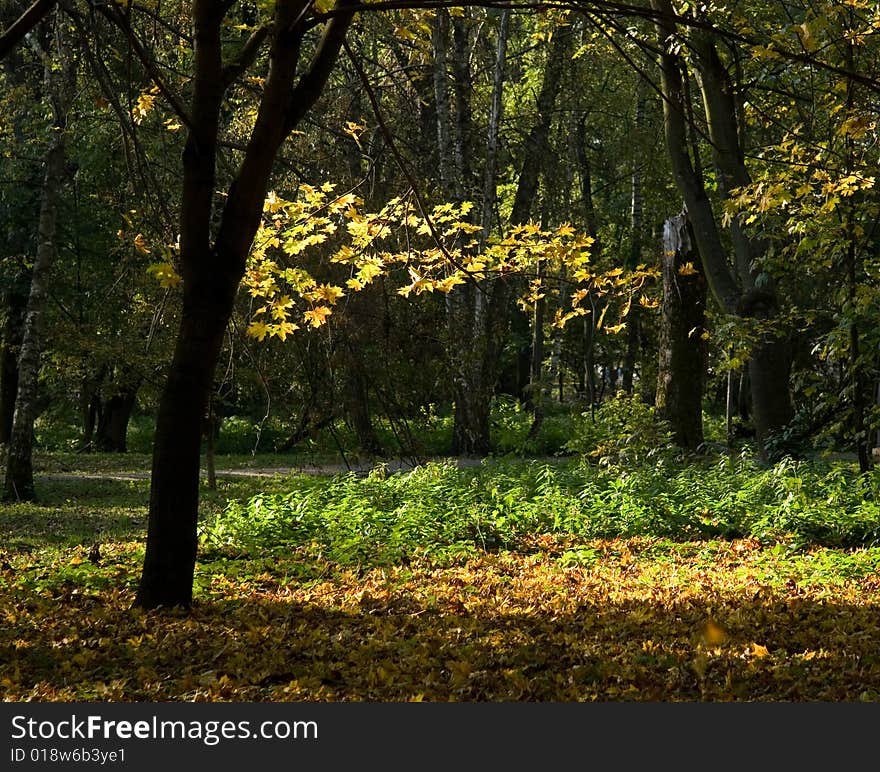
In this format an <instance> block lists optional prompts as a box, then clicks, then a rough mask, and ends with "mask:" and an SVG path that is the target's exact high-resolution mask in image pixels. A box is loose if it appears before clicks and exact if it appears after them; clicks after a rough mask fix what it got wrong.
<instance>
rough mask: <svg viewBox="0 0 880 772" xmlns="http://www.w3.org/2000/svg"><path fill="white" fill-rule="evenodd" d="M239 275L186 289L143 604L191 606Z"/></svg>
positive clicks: (160, 449) (163, 405)
mask: <svg viewBox="0 0 880 772" xmlns="http://www.w3.org/2000/svg"><path fill="white" fill-rule="evenodd" d="M239 278H240V277H235V276H229V277H227V279H226V280H223V277H222V275H215V276H214V277H212V278H211V279H207V278H206V279H203V280H201V281H199V282H197V283H194V284H193V285H191V286H188V287H185V288H184V297H183V311H182V314H181V319H180V327H179V329H178V334H177V343H176V345H175V349H174V358H173V360H172V362H171V369H170V371H169V373H168V379H167V381H166V383H165V388H164V390H163V392H162V397H161V400H160V402H159V412H158V415H157V418H156V434H155V438H154V440H153V466H152V475H151V486H150V527H149V532H148V535H147V549H146V555H145V558H144V566H143V572H142V574H141V582H140V587H139V589H138V596H137V601H136V603H137V605H139V606H143V607H145V608H155V607H157V606H188V605H190V603H191V602H192V582H193V573H194V570H195V561H196V545H197V521H198V504H199V459H200V451H201V437H202V421H203V416H204V415H205V409H206V407H207V405H208V398H209V396H210V393H211V389H212V388H213V377H214V368H215V366H216V364H217V359H218V358H219V355H220V349H221V347H222V345H223V338H224V335H225V333H226V325H227V323H228V321H229V318H230V316H231V314H232V306H233V301H234V299H235V293H236V291H237V289H238V279H239Z"/></svg>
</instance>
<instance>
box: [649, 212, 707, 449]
mask: <svg viewBox="0 0 880 772" xmlns="http://www.w3.org/2000/svg"><path fill="white" fill-rule="evenodd" d="M689 231H690V228H689V224H688V221H687V217H686V216H685V215H678V216H677V217H672V218H670V219H669V220H667V221H666V223H665V224H664V226H663V254H662V256H661V262H662V268H663V302H662V305H661V311H660V347H659V348H660V361H659V367H658V377H657V401H656V405H657V410H658V411H659V412H660V414H661V415H662V416H663V417H664V418H665V419H666V420H667V421H668V422H669V424H670V426H671V428H672V435H673V438H674V440H675V443H676V445H678V446H679V447H682V448H686V449H688V450H696V449H697V448H698V447H699V446H700V445H702V444H703V412H702V408H703V386H704V384H705V381H706V356H705V345H704V342H703V339H702V333H703V332H704V330H705V324H706V318H705V311H706V280H705V278H704V276H703V274H702V272H701V271H700V270H699V266H700V259H699V255H697V254H696V253H695V252H694V249H693V241H692V238H691V234H690V232H689ZM685 266H688V268H687V269H686V268H685Z"/></svg>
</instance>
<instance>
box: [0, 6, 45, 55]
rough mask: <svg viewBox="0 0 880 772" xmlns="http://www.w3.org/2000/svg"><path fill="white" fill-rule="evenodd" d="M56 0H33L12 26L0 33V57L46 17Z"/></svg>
mask: <svg viewBox="0 0 880 772" xmlns="http://www.w3.org/2000/svg"><path fill="white" fill-rule="evenodd" d="M57 2H58V0H34V3H33V4H32V5H30V6H29V7H28V8H27V9H26V10H25V11H24V13H22V14H21V16H19V17H18V18H17V19H16V20H15V21H14V22H13V23H12V26H11V27H10V28H9V29H8V30H6V32H4V33H3V34H2V35H0V59H5V58H6V55H7V54H8V53H9V52H10V51H12V49H13V48H15V46H17V45H18V44H19V43H20V42H21V40H22V38H24V36H25V35H27V34H28V32H30V31H31V30H32V29H33V28H34V27H36V26H37V25H38V24H39V23H40V22H41V21H42V20H43V19H45V18H46V16H47V15H48V13H49V11H51V10H52V9H53V8H54V7H55V5H56V3H57Z"/></svg>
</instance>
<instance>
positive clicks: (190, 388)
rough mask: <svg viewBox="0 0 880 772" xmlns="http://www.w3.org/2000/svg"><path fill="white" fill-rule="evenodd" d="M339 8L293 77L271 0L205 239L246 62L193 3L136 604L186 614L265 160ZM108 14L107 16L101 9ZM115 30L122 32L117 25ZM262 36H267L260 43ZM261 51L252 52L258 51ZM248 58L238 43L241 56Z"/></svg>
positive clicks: (219, 16)
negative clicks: (236, 151)
mask: <svg viewBox="0 0 880 772" xmlns="http://www.w3.org/2000/svg"><path fill="white" fill-rule="evenodd" d="M349 5H350V2H349V1H348V0H337V3H336V10H337V11H340V13H338V15H336V16H335V17H334V18H333V19H332V20H330V21H329V22H327V23H326V25H325V27H324V34H323V37H322V38H321V41H320V43H319V44H318V46H317V48H316V49H315V53H314V55H313V58H312V60H311V62H310V64H309V65H308V67H307V68H305V70H304V72H303V73H302V75H301V77H300V78H299V80H298V81H297V80H296V76H297V63H298V61H299V53H300V43H301V40H302V37H303V35H304V34H305V33H306V27H305V26H304V25H303V21H304V18H305V14H304V13H303V11H304V9H305V4H304V3H303V2H296V1H295V0H278V1H277V2H276V4H275V16H274V19H273V22H272V31H271V34H270V35H269V40H270V50H269V62H270V66H269V72H268V76H267V77H266V79H265V81H264V83H263V91H262V96H261V98H260V105H259V109H258V111H257V116H256V119H255V121H254V126H253V129H252V130H251V135H250V139H249V141H248V145H247V148H246V150H245V152H244V157H243V160H242V163H241V166H240V167H239V169H238V172H237V174H236V176H235V178H234V180H233V181H232V183H231V184H230V186H229V188H228V190H227V193H226V196H225V197H224V203H223V204H222V212H221V214H220V217H219V218H218V219H219V224H218V225H217V228H216V236H214V234H213V231H214V229H213V228H212V224H213V223H214V215H215V211H214V206H215V202H216V199H217V198H218V196H217V192H218V191H217V189H216V182H217V181H216V177H215V165H216V156H217V147H218V134H219V120H220V113H221V109H222V107H223V100H224V90H225V88H226V87H227V86H228V85H230V84H231V83H232V81H233V80H234V79H235V78H236V77H237V76H238V75H240V74H241V73H242V72H243V71H244V70H246V69H247V67H248V65H249V64H250V62H252V61H253V58H251V59H250V60H248V61H243V62H235V63H234V64H231V65H230V64H227V65H226V66H225V67H224V65H223V61H222V48H223V46H222V36H221V29H222V23H223V15H224V13H225V10H224V5H223V4H220V3H213V2H209V0H196V1H195V2H194V3H193V6H192V14H193V26H194V30H195V35H194V41H195V48H194V62H193V76H194V77H193V85H192V100H191V101H192V104H191V108H190V111H189V116H190V121H191V125H190V127H189V134H188V137H187V142H186V147H185V150H184V154H183V184H182V202H183V203H182V210H181V217H180V266H181V276H182V279H183V307H182V312H181V319H180V327H179V329H178V334H177V341H176V344H175V349H174V357H173V359H172V362H171V367H170V370H169V372H168V376H167V380H166V382H165V387H164V389H163V392H162V396H161V399H160V402H159V411H158V416H157V419H156V433H155V438H154V441H153V467H152V478H151V485H150V513H149V523H148V532H147V547H146V554H145V556H144V565H143V570H142V573H141V581H140V586H139V588H138V593H137V598H136V600H135V605H137V606H140V607H142V608H148V609H149V608H156V607H158V606H189V605H190V604H191V602H192V589H193V587H192V585H193V575H194V570H195V560H196V550H197V543H198V530H197V522H198V503H199V462H200V448H201V438H202V420H203V417H204V416H205V412H206V409H207V406H208V399H209V396H210V393H211V390H212V388H213V379H214V369H215V367H216V364H217V359H218V357H219V353H220V349H221V346H222V344H223V338H224V334H225V331H226V326H227V324H228V322H229V319H230V316H231V314H232V308H233V303H234V301H235V295H236V292H237V290H238V284H239V282H240V280H241V277H242V276H243V274H244V270H245V262H246V259H247V254H248V251H249V250H250V247H251V245H252V243H253V239H254V236H255V234H256V232H257V229H258V227H259V224H260V217H261V214H262V209H263V202H264V200H265V197H266V191H267V189H268V185H269V178H270V175H271V172H272V167H273V165H274V162H275V158H276V156H277V154H278V151H279V149H280V147H281V144H282V143H283V142H284V140H285V138H286V137H287V136H289V134H290V132H291V131H293V130H294V129H295V128H296V126H297V124H298V123H299V122H300V121H301V120H302V118H303V117H304V116H305V115H306V114H307V113H308V112H309V110H311V108H312V107H313V106H314V104H315V102H316V101H317V100H318V98H319V97H320V95H321V93H322V91H323V89H324V85H325V84H326V82H327V78H328V77H329V75H330V72H331V70H332V68H333V66H334V64H335V62H336V59H337V58H338V55H339V52H340V50H341V48H342V45H343V43H344V39H345V33H346V31H347V29H348V26H349V24H350V22H351V11H350V10H348V6H349ZM106 12H107V13H108V14H110V15H111V17H112V15H113V13H114V9H113V8H109V9H107V11H106ZM121 23H122V25H123V27H124V25H125V21H124V20H123V21H122V22H121ZM263 39H265V37H264V38H263ZM260 45H261V43H258V44H257V45H256V46H255V48H254V49H253V50H252V52H251V53H252V57H256V56H257V54H258V53H259V50H260V48H259V47H260ZM245 48H246V49H247V46H246V47H245Z"/></svg>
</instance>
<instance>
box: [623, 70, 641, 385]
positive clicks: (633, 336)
mask: <svg viewBox="0 0 880 772" xmlns="http://www.w3.org/2000/svg"><path fill="white" fill-rule="evenodd" d="M634 128H635V134H636V137H635V140H636V141H637V142H639V141H640V140H641V134H642V131H643V130H644V128H645V81H644V80H642V79H639V86H638V95H637V97H636V112H635V124H634ZM629 224H630V242H629V256H628V257H627V260H626V267H627V268H628V269H629V270H631V271H632V270H635V268H636V267H637V266H638V264H639V263H641V262H642V230H643V228H644V200H643V196H642V170H641V159H640V158H638V157H637V158H634V159H633V169H632V174H631V176H630V212H629ZM639 308H640V307H639V305H638V304H637V303H636V304H633V305H631V306H630V309H629V314H628V315H627V320H626V354H625V355H624V358H623V390H624V391H625V392H626V393H627V394H632V393H633V379H634V377H635V372H636V362H637V360H638V356H639V341H640V339H641V333H640V330H639V327H640V319H639V316H640V314H639Z"/></svg>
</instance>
